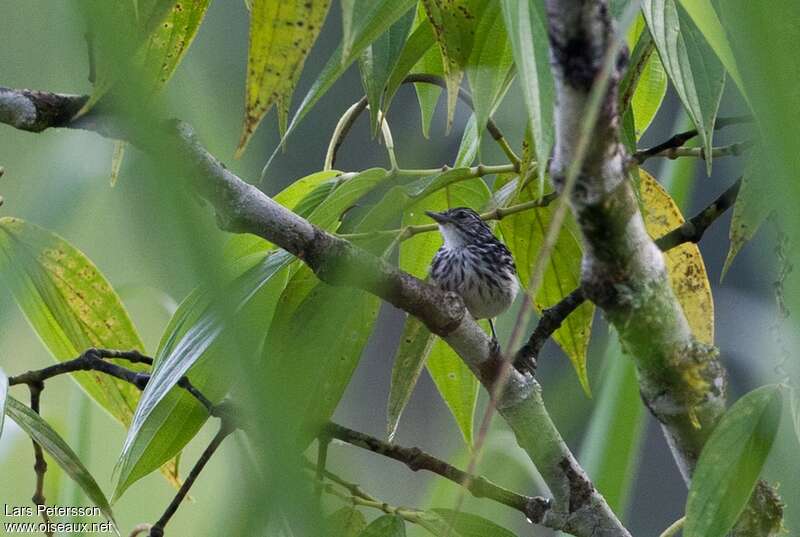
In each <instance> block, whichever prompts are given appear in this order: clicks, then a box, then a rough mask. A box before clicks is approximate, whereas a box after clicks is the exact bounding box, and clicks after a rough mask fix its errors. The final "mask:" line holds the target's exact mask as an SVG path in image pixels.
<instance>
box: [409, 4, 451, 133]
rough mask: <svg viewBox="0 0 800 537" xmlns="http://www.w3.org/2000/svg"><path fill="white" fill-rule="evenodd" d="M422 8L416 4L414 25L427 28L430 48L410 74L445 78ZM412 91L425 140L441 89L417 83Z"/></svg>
mask: <svg viewBox="0 0 800 537" xmlns="http://www.w3.org/2000/svg"><path fill="white" fill-rule="evenodd" d="M422 6H423V4H422V3H420V4H418V6H417V21H416V24H417V25H418V28H428V29H429V30H430V39H431V41H432V43H431V46H428V47H427V48H426V49H425V51H424V53H422V54H421V55H420V57H419V59H418V60H417V63H415V64H414V66H413V67H412V68H411V73H413V74H425V75H434V76H437V77H442V78H443V77H444V76H445V70H444V62H443V61H442V54H441V52H440V51H439V48H438V47H434V46H433V43H435V42H436V34H435V32H434V30H433V26H432V25H431V23H430V21H429V20H428V16H427V15H426V14H425V10H424V8H423V7H422ZM414 91H415V92H416V94H417V101H418V102H419V113H420V123H421V124H422V135H423V136H424V137H425V138H428V137H429V136H430V131H431V122H432V121H433V114H434V112H436V105H437V104H439V97H440V96H441V94H442V88H440V87H439V86H438V85H436V84H429V83H427V82H417V83H415V84H414Z"/></svg>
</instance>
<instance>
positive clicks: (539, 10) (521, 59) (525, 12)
mask: <svg viewBox="0 0 800 537" xmlns="http://www.w3.org/2000/svg"><path fill="white" fill-rule="evenodd" d="M502 8H503V16H504V19H505V23H506V28H507V30H508V36H509V40H510V41H511V48H512V51H513V53H514V63H515V64H516V68H517V80H518V81H519V86H520V88H521V89H522V96H523V100H524V102H525V107H526V109H527V112H528V124H529V125H530V128H531V131H532V134H533V141H534V146H535V150H536V156H537V158H538V159H539V160H540V161H544V160H546V159H547V158H548V157H549V155H550V148H551V147H552V146H553V107H554V103H555V89H554V87H553V75H552V73H551V71H550V56H549V54H550V52H549V51H550V45H549V40H548V37H547V24H546V20H547V19H546V16H545V13H544V3H543V2H531V1H529V0H503V1H502ZM545 168H546V166H539V176H540V180H541V179H542V178H543V177H544V173H545Z"/></svg>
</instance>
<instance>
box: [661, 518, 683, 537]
mask: <svg viewBox="0 0 800 537" xmlns="http://www.w3.org/2000/svg"><path fill="white" fill-rule="evenodd" d="M684 522H686V517H685V516H683V517H681V518H679V519H678V520H676V521H675V522H673V523H672V524H670V526H669V527H668V528H667V529H665V530H664V531H663V532H661V535H660V536H659V537H675V535H678V532H679V531H680V530H681V528H683V523H684Z"/></svg>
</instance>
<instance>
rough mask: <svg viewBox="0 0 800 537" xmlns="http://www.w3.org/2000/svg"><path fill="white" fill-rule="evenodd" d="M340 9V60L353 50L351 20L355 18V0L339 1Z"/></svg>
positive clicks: (353, 35) (353, 37) (353, 36)
mask: <svg viewBox="0 0 800 537" xmlns="http://www.w3.org/2000/svg"><path fill="white" fill-rule="evenodd" d="M341 7H342V58H343V59H344V58H346V57H348V56H349V55H350V52H351V50H352V49H353V40H354V39H355V34H354V33H353V18H354V17H355V8H356V0H341Z"/></svg>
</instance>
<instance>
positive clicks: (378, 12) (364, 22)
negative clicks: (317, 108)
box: [265, 0, 414, 170]
mask: <svg viewBox="0 0 800 537" xmlns="http://www.w3.org/2000/svg"><path fill="white" fill-rule="evenodd" d="M413 5H414V0H373V1H370V2H369V3H368V4H367V5H366V6H365V9H364V10H363V12H362V13H359V14H358V17H357V20H356V21H354V26H353V33H354V38H353V45H352V47H351V49H350V54H349V55H347V56H345V55H344V54H343V52H342V47H341V46H340V47H338V48H337V49H336V50H334V51H333V54H331V57H330V58H329V59H328V62H327V63H326V64H325V67H323V68H322V72H321V73H320V74H319V76H318V77H317V79H316V81H315V82H314V84H313V85H312V86H311V88H310V89H309V90H308V93H306V95H305V97H304V98H303V101H302V102H301V103H300V106H299V107H298V109H297V111H296V112H295V114H294V116H293V117H292V120H291V122H290V123H289V125H288V127H287V129H286V132H285V133H284V134H283V137H282V142H283V141H285V140H286V139H287V138H288V137H289V135H290V134H291V133H292V132H293V131H294V129H295V128H296V127H297V125H298V124H299V123H300V122H301V121H302V120H303V118H304V117H305V116H306V114H308V112H309V111H310V110H311V108H312V107H313V106H314V105H315V104H316V103H317V101H319V99H320V98H321V97H322V96H323V95H324V94H325V93H326V92H327V91H328V90H329V89H330V88H331V86H332V85H333V83H334V82H336V80H338V79H339V77H340V76H342V74H343V73H344V72H345V71H346V70H347V68H348V67H349V66H350V64H351V63H353V61H355V60H356V58H358V57H359V56H360V55H361V53H362V52H363V51H364V49H365V48H367V46H368V45H369V44H370V43H372V42H373V41H375V40H376V39H377V38H378V37H379V36H380V35H381V34H383V32H385V31H386V30H387V29H388V28H389V27H390V26H391V25H392V24H394V23H395V22H396V21H397V20H398V19H399V18H400V17H402V16H403V15H404V14H405V13H406V12H408V10H409V9H411V7H412V6H413ZM277 151H278V149H277V148H276V149H275V151H274V152H273V153H272V155H271V156H270V159H269V161H268V162H267V166H265V170H266V168H268V167H269V164H270V162H272V159H273V158H274V157H275V155H276V154H277Z"/></svg>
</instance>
